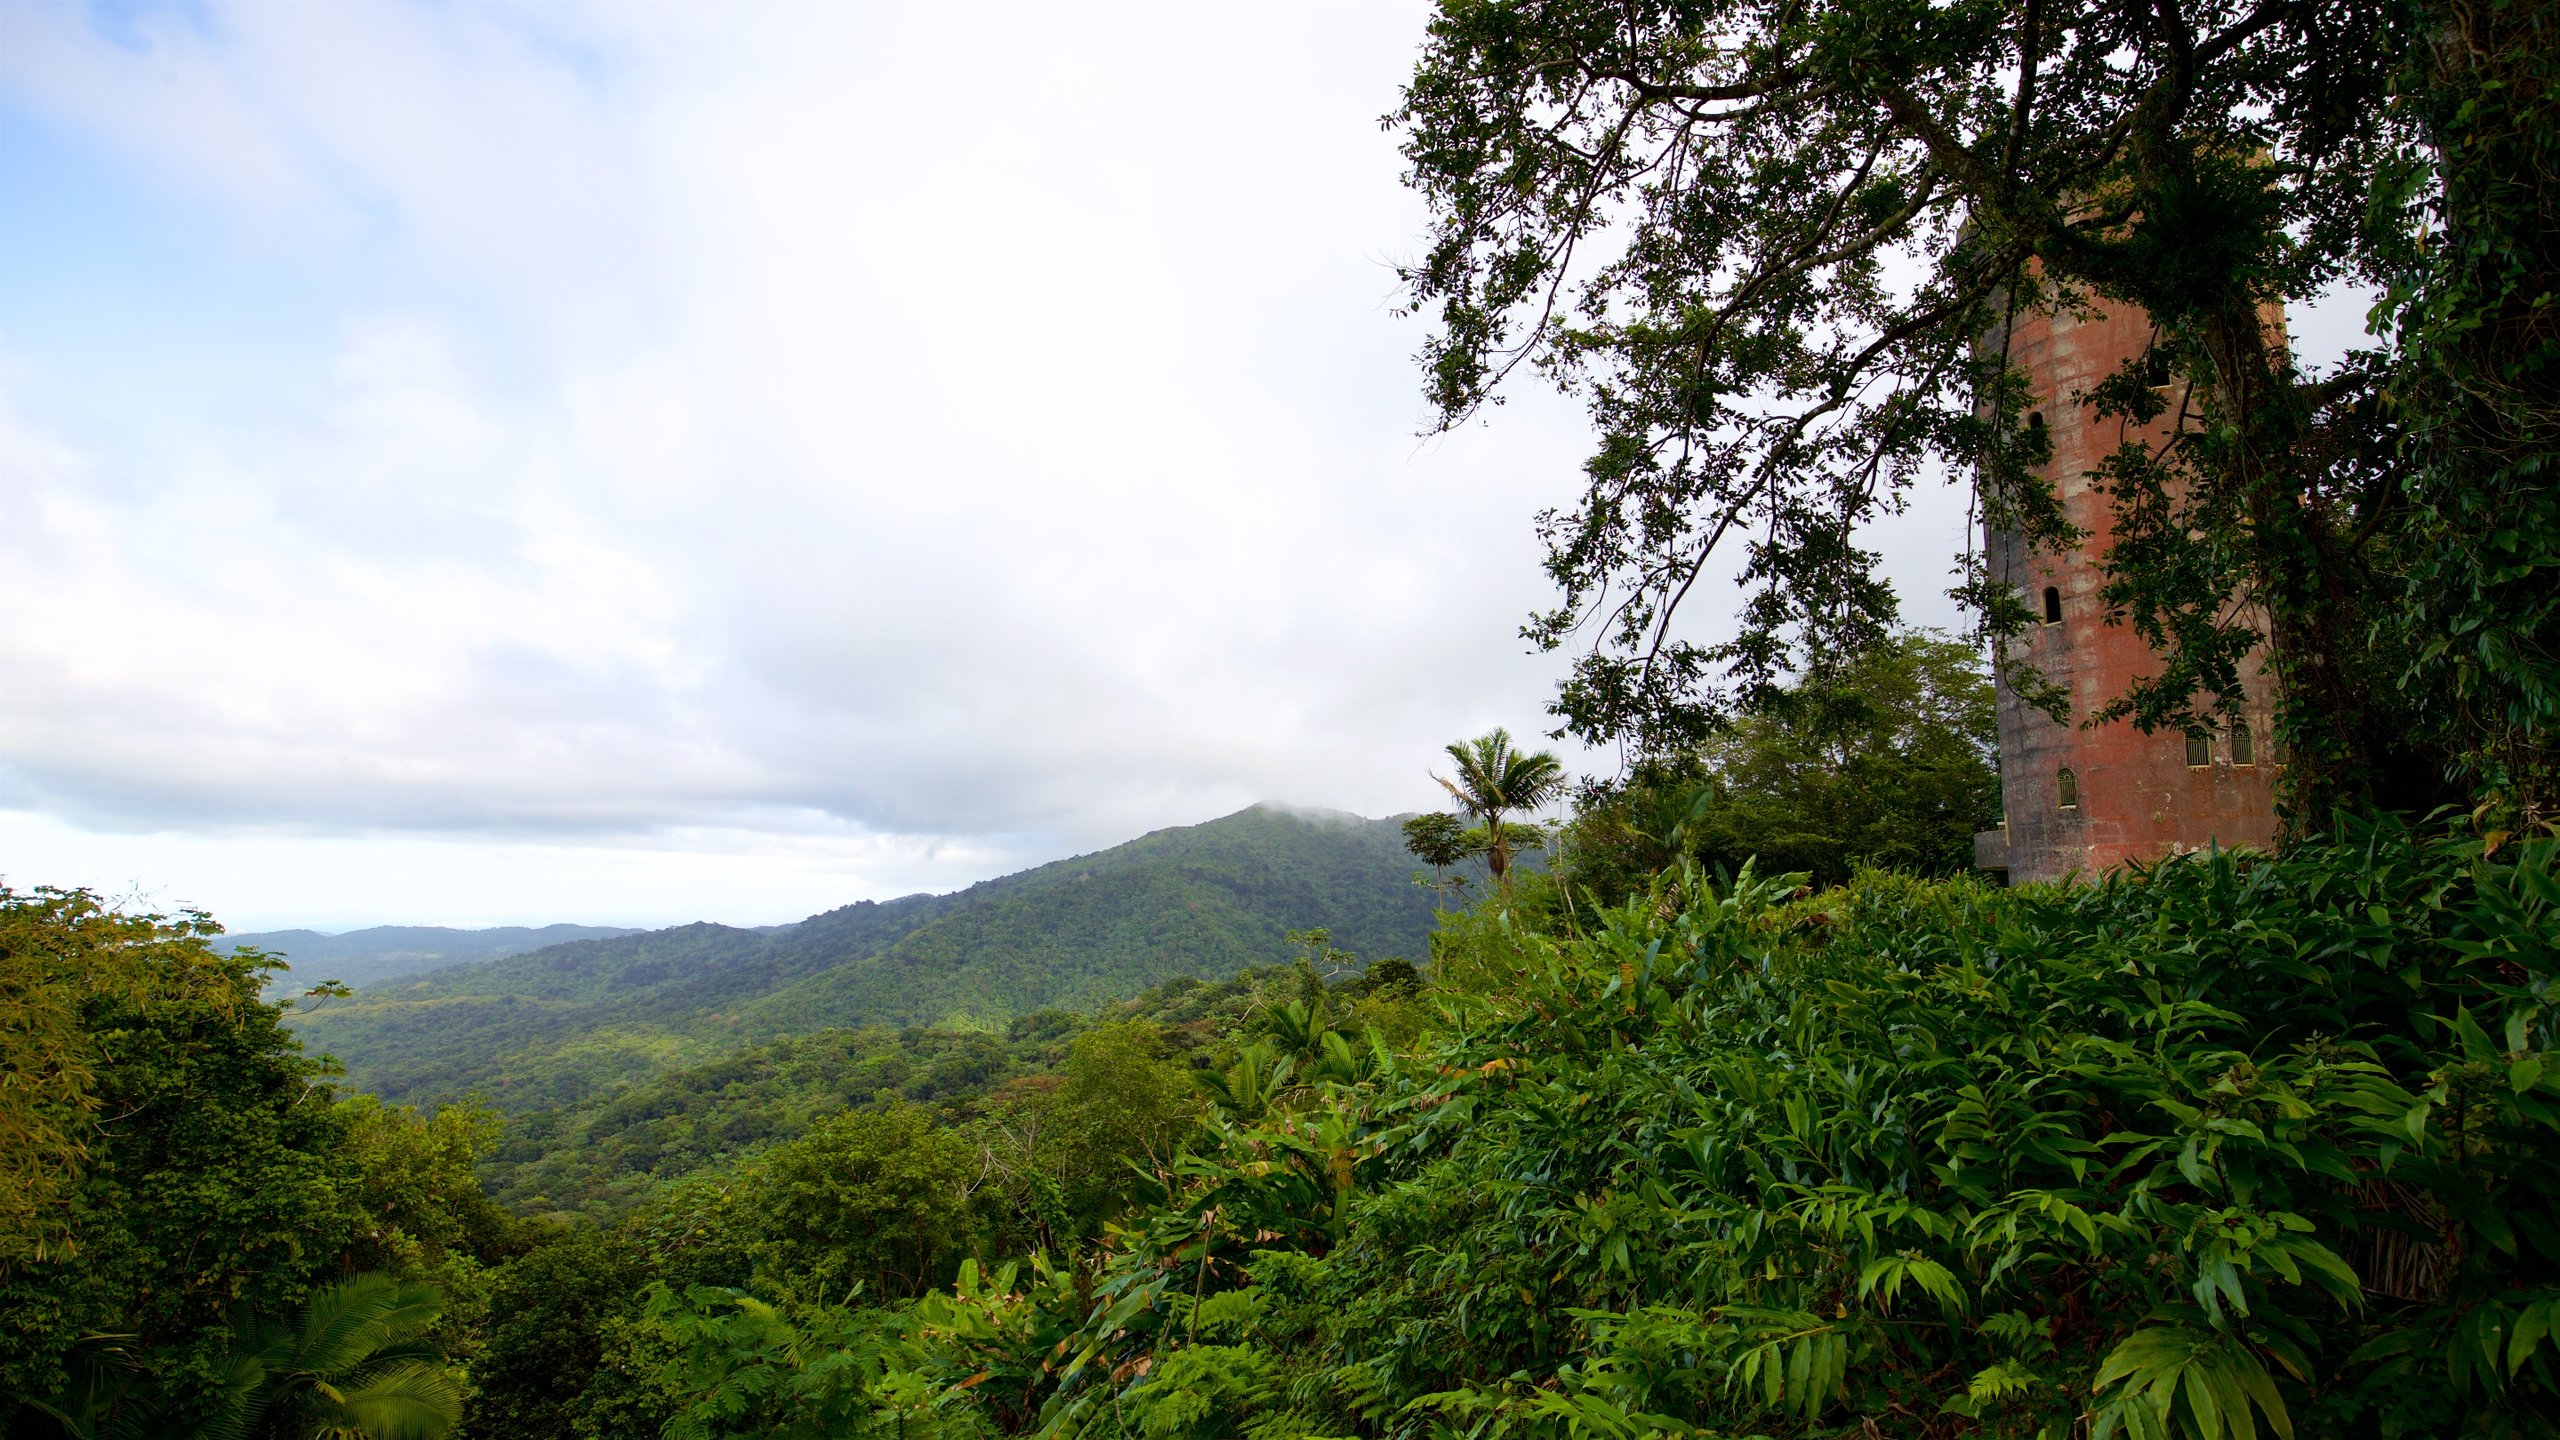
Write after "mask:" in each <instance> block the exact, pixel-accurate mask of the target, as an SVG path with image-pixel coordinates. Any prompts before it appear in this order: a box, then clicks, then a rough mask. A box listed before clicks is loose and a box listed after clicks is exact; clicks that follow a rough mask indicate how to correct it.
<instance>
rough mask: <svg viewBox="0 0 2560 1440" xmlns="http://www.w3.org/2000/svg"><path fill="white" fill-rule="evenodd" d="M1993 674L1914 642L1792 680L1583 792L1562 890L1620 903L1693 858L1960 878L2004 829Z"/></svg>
mask: <svg viewBox="0 0 2560 1440" xmlns="http://www.w3.org/2000/svg"><path fill="white" fill-rule="evenodd" d="M1998 747H1999V728H1998V723H1997V717H1996V716H1995V714H1994V711H1993V706H1992V694H1991V678H1990V676H1989V675H1988V674H1986V673H1985V672H1984V670H1983V667H1982V664H1981V660H1980V658H1979V657H1978V656H1976V655H1975V654H1974V653H1973V652H1972V651H1970V650H1968V649H1966V648H1965V647H1964V646H1962V645H1958V644H1956V643H1954V642H1952V641H1948V640H1944V639H1941V638H1938V637H1936V636H1933V635H1928V634H1905V635H1899V636H1896V637H1894V638H1893V639H1892V640H1890V641H1888V642H1886V643H1884V644H1881V645H1879V646H1877V647H1876V648H1875V649H1873V650H1871V651H1869V652H1868V653H1867V654H1865V655H1862V656H1860V657H1858V658H1857V660H1856V661H1854V662H1853V663H1851V664H1849V665H1846V666H1844V667H1842V668H1840V669H1838V670H1836V671H1831V672H1828V673H1826V674H1824V675H1822V676H1820V677H1818V678H1815V679H1811V680H1807V681H1805V682H1803V683H1801V684H1798V685H1795V686H1792V687H1789V688H1788V689H1786V690H1783V691H1781V692H1779V693H1778V694H1776V695H1775V696H1773V697H1771V698H1770V700H1769V701H1768V702H1767V703H1766V704H1765V705H1764V706H1763V707H1762V708H1761V709H1760V711H1759V712H1757V713H1755V714H1752V715H1748V716H1744V717H1742V718H1740V719H1738V720H1736V721H1735V722H1734V723H1733V724H1731V725H1730V726H1727V727H1726V728H1724V729H1722V730H1720V731H1718V732H1716V733H1715V734H1713V735H1711V736H1710V737H1708V738H1707V739H1706V740H1704V741H1701V742H1699V743H1698V744H1697V745H1696V746H1694V747H1692V748H1689V749H1686V750H1682V751H1674V752H1669V753H1665V754H1661V755H1657V756H1654V757H1653V758H1651V759H1650V760H1649V761H1647V762H1646V763H1645V764H1644V765H1642V766H1639V767H1638V768H1637V769H1636V770H1635V772H1634V773H1633V774H1631V775H1629V776H1628V777H1627V778H1626V779H1624V780H1621V781H1616V782H1611V783H1605V784H1602V783H1594V784H1589V785H1586V786H1585V787H1584V793H1583V795H1582V797H1581V798H1582V804H1581V807H1580V812H1579V814H1578V815H1577V816H1576V818H1575V821H1574V824H1573V827H1572V831H1571V835H1570V839H1569V844H1568V845H1567V848H1566V853H1567V855H1568V856H1569V858H1570V862H1571V863H1570V865H1569V868H1568V870H1567V872H1566V879H1567V883H1568V884H1570V885H1572V886H1574V887H1577V888H1579V889H1590V890H1592V891H1595V892H1596V893H1597V894H1598V895H1599V896H1600V897H1601V898H1602V899H1604V900H1612V899H1616V898H1618V897H1621V896H1623V895H1625V894H1626V893H1627V891H1628V890H1629V889H1630V888H1640V887H1641V886H1642V885H1643V884H1644V883H1645V881H1646V880H1647V879H1648V878H1649V877H1650V876H1651V875H1652V874H1653V873H1654V872H1655V871H1657V870H1659V869H1661V868H1663V867H1664V866H1667V865H1672V864H1676V863H1678V862H1679V861H1680V860H1682V859H1684V858H1686V859H1690V860H1694V861H1696V862H1697V863H1698V864H1700V865H1701V866H1703V867H1704V868H1705V869H1707V870H1708V871H1710V872H1716V871H1722V872H1725V873H1732V872H1734V871H1738V870H1740V869H1741V868H1742V866H1743V865H1744V863H1745V862H1748V861H1751V860H1754V859H1756V860H1758V861H1759V863H1760V866H1761V868H1762V869H1763V870H1764V871H1767V870H1798V871H1803V872H1804V873H1806V874H1808V875H1811V876H1812V877H1813V878H1814V880H1815V881H1816V883H1819V884H1823V885H1836V884H1839V883H1841V882H1842V881H1845V880H1847V879H1848V878H1849V877H1850V875H1852V874H1854V873H1855V872H1857V871H1858V870H1861V869H1889V870H1900V871H1904V872H1907V873H1910V874H1915V875H1961V874H1964V873H1966V872H1968V871H1970V870H1971V869H1972V868H1973V837H1974V834H1975V832H1977V831H1981V830H1987V829H1990V828H1991V827H1992V826H1994V825H1996V824H1998V823H2000V775H1999V772H1998V771H1997V770H1996V769H1995V768H1994V761H1995V760H1996V758H1997V755H1998Z"/></svg>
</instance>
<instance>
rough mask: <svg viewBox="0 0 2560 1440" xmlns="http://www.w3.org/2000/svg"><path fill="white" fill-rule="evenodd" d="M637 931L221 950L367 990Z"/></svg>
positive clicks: (407, 936)
mask: <svg viewBox="0 0 2560 1440" xmlns="http://www.w3.org/2000/svg"><path fill="white" fill-rule="evenodd" d="M633 933H635V932H634V931H632V930H631V929H630V928H629V927H628V926H621V925H542V926H532V925H495V926H490V927H488V928H485V929H477V930H457V929H453V928H450V927H448V926H443V925H375V926H371V927H369V928H367V929H363V930H349V931H346V932H345V933H343V934H338V935H326V934H322V933H321V932H320V931H317V930H258V931H249V932H246V933H238V934H231V935H225V936H223V937H222V939H221V940H220V941H218V942H217V944H218V945H219V947H220V948H221V949H222V950H223V951H224V953H226V954H227V953H229V952H232V951H235V950H242V949H248V950H260V951H264V952H266V953H267V954H270V955H281V956H283V957H285V960H286V962H287V963H288V964H290V965H291V966H292V967H293V968H292V970H291V971H290V972H287V973H286V974H284V975H281V976H279V977H278V980H277V983H279V984H283V983H293V984H298V985H302V986H310V985H314V984H317V983H319V982H321V981H324V980H335V981H337V982H339V983H340V984H344V985H355V986H365V985H374V984H379V983H380V982H382V981H385V980H393V979H398V978H400V977H402V976H408V975H423V974H426V973H427V972H428V971H430V970H442V969H444V968H445V967H447V966H450V965H462V964H467V963H469V962H470V961H474V960H495V959H498V958H499V957H501V956H506V955H520V954H523V953H524V952H525V951H527V950H540V949H543V948H545V947H546V946H551V945H566V944H568V943H569V942H570V941H573V940H608V939H611V938H613V937H614V936H617V935H629V934H633Z"/></svg>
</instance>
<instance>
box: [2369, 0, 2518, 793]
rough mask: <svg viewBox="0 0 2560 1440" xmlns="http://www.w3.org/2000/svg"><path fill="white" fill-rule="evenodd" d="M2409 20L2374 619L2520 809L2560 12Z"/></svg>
mask: <svg viewBox="0 0 2560 1440" xmlns="http://www.w3.org/2000/svg"><path fill="white" fill-rule="evenodd" d="M2420 14H2421V16H2422V17H2423V21H2424V24H2425V26H2426V29H2425V31H2424V39H2423V43H2421V44H2419V45H2417V46H2414V47H2412V52H2411V53H2410V54H2409V55H2408V57H2407V60H2406V70H2407V73H2406V74H2405V76H2404V77H2403V81H2402V86H2403V89H2404V91H2405V92H2406V93H2407V95H2408V96H2409V98H2410V102H2411V103H2412V104H2413V105H2414V106H2415V107H2416V109H2417V110H2418V114H2419V120H2420V123H2421V125H2422V127H2423V131H2424V134H2425V137H2426V142H2427V143H2426V144H2425V145H2423V146H2412V147H2411V148H2410V150H2409V152H2408V153H2407V154H2406V156H2405V157H2404V167H2405V168H2404V170H2403V172H2402V174H2403V177H2404V178H2405V180H2406V181H2407V182H2408V183H2409V185H2410V191H2409V194H2408V199H2409V201H2410V208H2412V209H2414V210H2416V211H2418V212H2419V213H2420V214H2421V215H2422V216H2423V217H2424V219H2423V222H2422V223H2421V224H2419V225H2418V226H2417V227H2416V229H2417V236H2416V238H2414V239H2413V240H2412V241H2411V243H2408V244H2407V245H2406V246H2405V247H2404V248H2401V249H2399V250H2397V252H2396V253H2395V256H2394V258H2395V260H2396V261H2397V264H2396V265H2395V266H2394V267H2393V271H2392V274H2393V281H2394V283H2393V286H2392V289H2391V291H2390V292H2389V294H2388V295H2387V297H2386V299H2385V303H2384V307H2383V308H2384V312H2385V313H2386V314H2388V315H2389V316H2390V317H2391V318H2392V320H2393V321H2394V323H2395V325H2396V327H2397V339H2398V342H2399V347H2398V348H2399V354H2398V360H2399V364H2398V366H2397V369H2398V374H2397V375H2396V376H2395V381H2396V386H2395V388H2396V389H2397V390H2398V392H2399V393H2400V395H2401V397H2402V401H2401V403H2402V406H2403V411H2404V414H2405V415H2406V423H2407V427H2408V431H2409V441H2408V451H2409V458H2410V459H2411V460H2412V461H2413V462H2414V463H2413V464H2412V465H2411V467H2410V472H2409V476H2408V482H2407V491H2408V498H2409V501H2410V504H2411V510H2412V515H2413V518H2412V522H2411V525H2410V533H2409V537H2408V541H2407V549H2408V553H2409V556H2410V564H2409V568H2408V575H2407V584H2406V587H2405V589H2404V591H2403V593H2402V595H2401V596H2400V597H2399V599H2400V601H2401V603H2400V604H2399V605H2397V606H2395V607H2392V608H2391V609H2389V610H2387V611H2386V612H2384V615H2383V620H2384V623H2385V624H2386V626H2387V627H2388V628H2389V629H2391V630H2392V631H2394V632H2396V633H2397V635H2398V637H2399V649H2400V651H2401V652H2402V653H2403V654H2405V655H2407V656H2408V657H2410V660H2409V664H2408V666H2407V669H2406V671H2405V673H2404V674H2403V675H2402V676H2400V677H2399V679H2400V681H2401V683H2402V684H2403V685H2405V686H2415V687H2440V689H2441V692H2442V693H2441V695H2440V697H2439V698H2440V701H2441V702H2442V703H2441V704H2440V706H2439V708H2438V711H2437V713H2438V715H2439V716H2441V717H2443V718H2441V719H2440V720H2439V723H2440V724H2444V725H2446V726H2447V727H2448V728H2449V729H2450V730H2451V734H2450V735H2449V736H2448V737H2447V741H2446V743H2447V745H2448V746H2449V748H2451V749H2452V750H2453V751H2454V753H2455V755H2456V756H2457V758H2459V759H2460V760H2461V761H2462V762H2463V763H2464V764H2465V766H2466V767H2467V768H2468V769H2469V770H2470V771H2471V772H2472V775H2473V778H2474V779H2475V781H2476V782H2477V784H2478V785H2479V787H2480V788H2481V789H2483V790H2485V791H2487V792H2489V794H2490V795H2491V796H2492V797H2493V799H2494V800H2495V801H2496V802H2498V805H2499V808H2502V809H2507V810H2511V811H2512V810H2522V811H2525V812H2526V813H2528V814H2530V813H2531V811H2532V808H2533V806H2534V804H2535V803H2536V802H2537V801H2539V802H2540V803H2541V804H2544V805H2549V804H2551V803H2552V797H2553V796H2554V795H2560V741H2555V740H2554V739H2553V738H2552V735H2553V730H2554V728H2555V724H2560V651H2555V649H2554V646H2553V643H2552V639H2551V636H2552V631H2553V626H2554V624H2555V623H2556V622H2560V472H2556V471H2555V469H2554V466H2553V463H2552V457H2553V456H2554V455H2560V7H2555V6H2553V5H2551V4H2550V3H2548V0H2488V3H2467V0H2452V3H2435V4H2429V5H2425V6H2423V7H2421V8H2420ZM2430 181H2431V182H2432V183H2431V184H2430V183H2427V182H2430ZM2408 229H2409V226H2408V225H2407V223H2406V219H2405V217H2404V221H2403V225H2402V231H2403V234H2404V235H2405V234H2406V233H2407V230H2408ZM2430 242H2432V243H2430Z"/></svg>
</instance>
